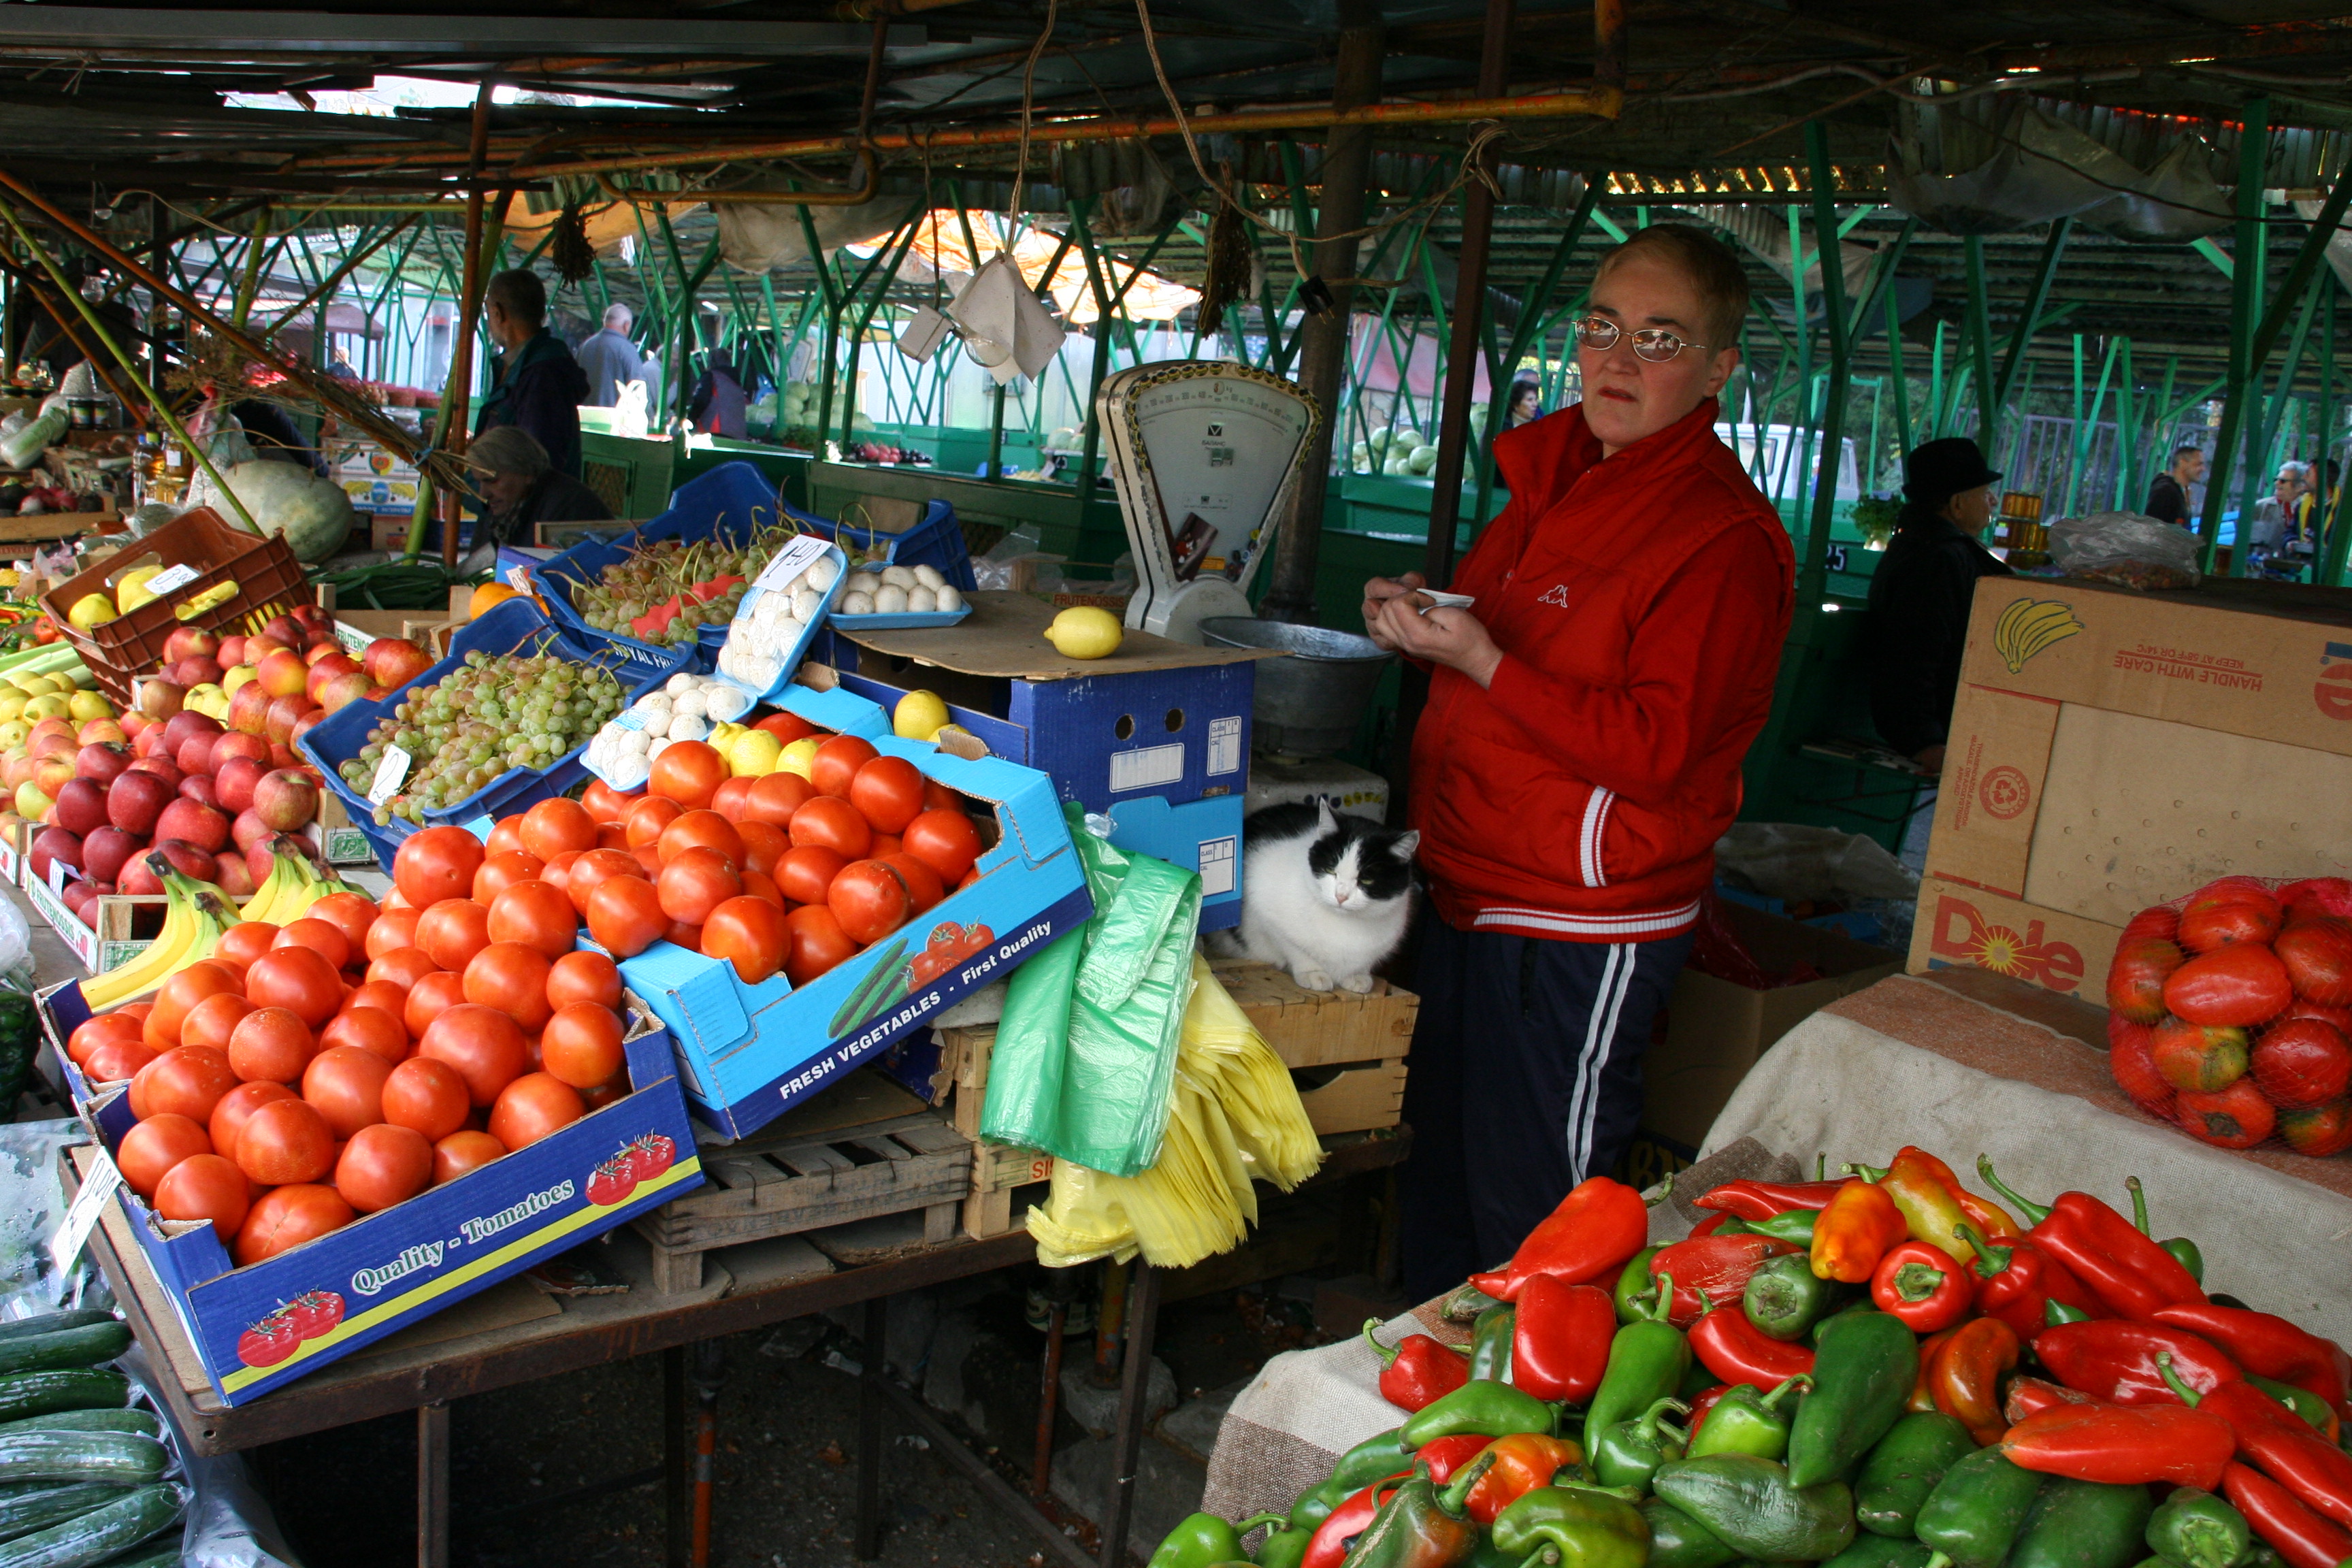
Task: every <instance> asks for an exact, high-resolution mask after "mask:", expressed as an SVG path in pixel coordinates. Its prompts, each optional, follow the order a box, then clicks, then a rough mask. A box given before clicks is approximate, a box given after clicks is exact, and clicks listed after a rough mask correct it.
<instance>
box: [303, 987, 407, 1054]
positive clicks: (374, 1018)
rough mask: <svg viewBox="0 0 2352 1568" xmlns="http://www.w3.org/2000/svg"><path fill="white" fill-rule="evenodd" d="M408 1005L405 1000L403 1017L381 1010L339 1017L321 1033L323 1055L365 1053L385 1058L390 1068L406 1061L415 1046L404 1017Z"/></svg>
mask: <svg viewBox="0 0 2352 1568" xmlns="http://www.w3.org/2000/svg"><path fill="white" fill-rule="evenodd" d="M405 1001H406V999H405V998H403V1003H404V1004H405ZM405 1011H406V1009H405V1005H404V1007H403V1011H402V1013H393V1012H387V1011H385V1010H384V1009H383V1008H381V1007H352V1008H349V1009H346V1010H345V1011H343V1012H341V1013H338V1014H336V1015H335V1016H333V1017H332V1018H330V1019H329V1020H328V1021H327V1026H326V1027H325V1028H323V1029H321V1030H320V1031H319V1046H320V1049H321V1050H322V1051H331V1050H335V1049H337V1048H339V1047H341V1048H349V1049H352V1050H361V1051H365V1052H367V1053H368V1054H369V1055H370V1056H373V1057H381V1058H383V1063H384V1065H385V1066H386V1067H391V1066H394V1065H395V1064H397V1063H400V1062H404V1061H406V1060H407V1059H408V1058H409V1055H410V1050H409V1047H410V1046H411V1044H412V1042H411V1041H410V1039H409V1037H408V1025H407V1023H406V1021H405V1020H404V1017H403V1013H404V1012H405ZM314 1059H315V1058H314Z"/></svg>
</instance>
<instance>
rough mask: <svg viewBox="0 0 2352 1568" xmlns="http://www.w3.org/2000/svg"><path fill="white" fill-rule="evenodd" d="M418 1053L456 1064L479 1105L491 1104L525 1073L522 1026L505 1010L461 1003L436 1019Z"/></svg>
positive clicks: (467, 1089)
mask: <svg viewBox="0 0 2352 1568" xmlns="http://www.w3.org/2000/svg"><path fill="white" fill-rule="evenodd" d="M416 1054H417V1055H418V1056H421V1057H429V1058H432V1059H433V1060H435V1061H443V1062H447V1063H448V1064H449V1065H450V1066H451V1067H453V1068H457V1075H458V1076H459V1077H460V1078H463V1079H465V1080H466V1093H467V1097H468V1098H469V1099H471V1100H473V1102H474V1103H475V1104H476V1105H489V1104H492V1103H495V1102H496V1101H497V1100H498V1098H499V1090H501V1089H505V1088H506V1086H507V1085H509V1084H510V1083H512V1082H513V1081H514V1080H515V1079H518V1078H520V1077H521V1076H522V1070H523V1060H524V1052H523V1043H522V1030H521V1029H520V1027H519V1026H517V1025H516V1024H515V1021H514V1020H513V1019H512V1018H509V1017H508V1016H506V1015H505V1014H504V1013H500V1012H498V1011H496V1010H494V1009H492V1008H488V1007H484V1006H480V1005H475V1004H470V1003H468V1004H462V1005H458V1006H455V1007H452V1008H450V1009H449V1010H448V1011H447V1012H446V1013H443V1014H442V1015H441V1016H439V1017H437V1018H436V1019H434V1020H433V1022H432V1024H431V1026H429V1027H427V1028H426V1029H425V1038H424V1040H423V1041H422V1042H420V1043H419V1044H418V1046H417V1047H416Z"/></svg>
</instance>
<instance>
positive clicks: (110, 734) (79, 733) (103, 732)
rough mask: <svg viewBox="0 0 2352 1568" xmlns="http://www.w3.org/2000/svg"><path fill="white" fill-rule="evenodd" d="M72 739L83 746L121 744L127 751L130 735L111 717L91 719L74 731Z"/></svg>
mask: <svg viewBox="0 0 2352 1568" xmlns="http://www.w3.org/2000/svg"><path fill="white" fill-rule="evenodd" d="M74 739H75V740H77V741H79V742H81V743H82V744H83V745H85V746H122V747H124V748H125V750H126V751H127V750H128V742H130V739H131V736H130V734H129V732H128V731H125V730H124V729H123V728H122V726H121V725H120V724H118V723H116V722H115V721H113V720H111V719H92V720H91V721H89V723H87V724H84V725H83V726H82V727H81V728H80V729H79V730H76V731H74Z"/></svg>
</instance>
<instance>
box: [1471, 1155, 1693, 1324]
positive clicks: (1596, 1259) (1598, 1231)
mask: <svg viewBox="0 0 2352 1568" xmlns="http://www.w3.org/2000/svg"><path fill="white" fill-rule="evenodd" d="M1649 1243H1650V1210H1649V1206H1648V1205H1646V1204H1644V1203H1643V1202H1642V1194H1639V1193H1637V1192H1635V1191H1634V1190H1633V1188H1631V1187H1629V1186H1627V1185H1625V1184H1624V1183H1622V1182H1612V1181H1611V1180H1610V1179H1609V1178H1608V1177H1606V1176H1595V1177H1593V1178H1592V1179H1591V1180H1590V1181H1588V1182H1582V1183H1580V1184H1578V1185H1577V1187H1576V1189H1575V1190H1574V1191H1573V1192H1571V1193H1570V1194H1568V1196H1566V1197H1564V1198H1562V1199H1560V1200H1559V1207H1558V1208H1556V1209H1554V1210H1552V1211H1551V1213H1550V1214H1549V1215H1546V1216H1545V1217H1544V1221H1543V1223H1542V1224H1541V1225H1538V1226H1536V1227H1535V1229H1533V1230H1531V1231H1529V1232H1528V1238H1527V1239H1526V1240H1525V1241H1522V1242H1521V1243H1519V1249H1518V1250H1517V1252H1515V1253H1513V1254H1512V1255H1511V1262H1510V1267H1509V1268H1506V1269H1504V1270H1502V1271H1501V1272H1500V1273H1499V1274H1476V1275H1473V1276H1471V1279H1470V1283H1471V1284H1473V1285H1475V1286H1477V1287H1478V1289H1481V1290H1484V1291H1486V1294H1487V1295H1489V1296H1492V1297H1494V1298H1495V1300H1497V1301H1516V1300H1518V1299H1519V1292H1520V1291H1521V1290H1524V1289H1527V1285H1528V1280H1530V1279H1534V1278H1535V1277H1536V1276H1537V1275H1538V1274H1557V1275H1559V1277H1560V1278H1561V1279H1565V1280H1567V1281H1568V1282H1569V1283H1570V1284H1571V1285H1581V1284H1583V1283H1585V1282H1586V1281H1587V1280H1590V1279H1596V1278H1598V1277H1599V1276H1601V1274H1603V1273H1606V1272H1607V1271H1608V1270H1609V1269H1611V1268H1615V1267H1616V1266H1617V1265H1619V1264H1621V1263H1622V1262H1624V1261H1625V1260H1626V1259H1627V1258H1631V1257H1633V1254H1635V1253H1637V1252H1639V1251H1641V1250H1642V1248H1643V1247H1647V1246H1648V1245H1649ZM1489 1281H1492V1283H1489Z"/></svg>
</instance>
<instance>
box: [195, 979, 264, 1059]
mask: <svg viewBox="0 0 2352 1568" xmlns="http://www.w3.org/2000/svg"><path fill="white" fill-rule="evenodd" d="M252 1011H253V1004H252V1003H250V1002H248V1001H247V1000H246V999H245V998H244V997H243V996H240V995H238V994H236V992H234V991H224V992H221V993H219V994H217V995H213V996H207V997H205V999H204V1000H203V1001H201V1002H199V1003H197V1004H196V1005H195V1006H194V1008H193V1009H191V1010H190V1012H189V1014H188V1016H187V1017H186V1018H185V1019H184V1020H183V1021H182V1022H181V1025H180V1044H182V1045H184V1046H210V1047H212V1048H213V1049H215V1050H216V1051H222V1052H226V1050H227V1049H228V1042H229V1037H230V1036H232V1035H234V1034H236V1026H238V1025H239V1024H241V1023H243V1022H244V1021H245V1017H246V1015H247V1014H248V1013H250V1012H252Z"/></svg>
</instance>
